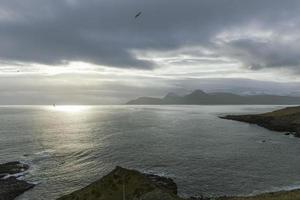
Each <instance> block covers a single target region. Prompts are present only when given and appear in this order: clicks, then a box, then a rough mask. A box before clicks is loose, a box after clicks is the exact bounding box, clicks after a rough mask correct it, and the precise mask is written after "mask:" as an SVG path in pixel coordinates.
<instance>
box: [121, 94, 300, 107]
mask: <svg viewBox="0 0 300 200" xmlns="http://www.w3.org/2000/svg"><path fill="white" fill-rule="evenodd" d="M126 104H127V105H279V104H281V105H299V104H300V97H292V96H278V95H247V96H241V95H237V94H232V93H206V92H203V91H202V90H195V91H193V92H192V93H190V94H187V95H184V96H179V95H176V94H174V93H169V94H167V95H166V96H165V97H163V98H154V97H140V98H137V99H135V100H131V101H129V102H127V103H126Z"/></svg>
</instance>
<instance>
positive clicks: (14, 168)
mask: <svg viewBox="0 0 300 200" xmlns="http://www.w3.org/2000/svg"><path fill="white" fill-rule="evenodd" d="M28 169H29V166H28V165H26V164H24V163H20V162H17V161H16V162H8V163H4V164H0V178H3V177H4V176H6V175H12V174H17V173H21V172H24V171H26V170H28Z"/></svg>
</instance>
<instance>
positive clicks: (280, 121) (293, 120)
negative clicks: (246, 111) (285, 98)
mask: <svg viewBox="0 0 300 200" xmlns="http://www.w3.org/2000/svg"><path fill="white" fill-rule="evenodd" d="M220 118H222V119H229V120H235V121H240V122H247V123H251V124H256V125H258V126H261V127H264V128H267V129H269V130H272V131H279V132H285V134H287V135H288V134H293V135H295V136H296V137H300V106H297V107H288V108H284V109H281V110H276V111H273V112H268V113H263V114H256V115H227V116H223V117H220Z"/></svg>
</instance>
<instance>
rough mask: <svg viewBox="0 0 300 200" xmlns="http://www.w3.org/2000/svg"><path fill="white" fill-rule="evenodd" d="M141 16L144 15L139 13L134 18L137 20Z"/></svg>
mask: <svg viewBox="0 0 300 200" xmlns="http://www.w3.org/2000/svg"><path fill="white" fill-rule="evenodd" d="M141 14H142V12H139V13H138V14H136V15H135V16H134V18H135V19H136V18H138V17H139V16H140V15H141Z"/></svg>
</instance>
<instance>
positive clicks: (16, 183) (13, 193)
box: [0, 177, 34, 200]
mask: <svg viewBox="0 0 300 200" xmlns="http://www.w3.org/2000/svg"><path fill="white" fill-rule="evenodd" d="M33 187H34V184H31V183H27V182H26V181H23V180H18V179H17V178H16V177H9V178H7V179H0V200H12V199H14V198H16V197H17V196H19V195H20V194H22V193H24V192H25V191H27V190H29V189H31V188H33Z"/></svg>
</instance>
